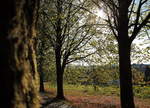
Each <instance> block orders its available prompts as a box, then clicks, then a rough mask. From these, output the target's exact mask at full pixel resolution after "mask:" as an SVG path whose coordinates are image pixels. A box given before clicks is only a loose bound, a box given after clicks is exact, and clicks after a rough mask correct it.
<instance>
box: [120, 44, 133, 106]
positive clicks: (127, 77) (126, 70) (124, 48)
mask: <svg viewBox="0 0 150 108" xmlns="http://www.w3.org/2000/svg"><path fill="white" fill-rule="evenodd" d="M119 67H120V89H121V92H120V94H121V108H134V107H135V106H134V98H133V88H132V72H131V62H130V44H127V43H126V44H125V43H123V42H122V43H120V44H119Z"/></svg>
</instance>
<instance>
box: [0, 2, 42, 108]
mask: <svg viewBox="0 0 150 108" xmlns="http://www.w3.org/2000/svg"><path fill="white" fill-rule="evenodd" d="M38 3H39V2H38V0H32V1H30V0H2V1H1V3H0V15H1V19H0V50H1V53H0V72H1V75H0V100H1V102H0V107H1V108H37V107H39V102H38V94H37V75H38V74H37V66H36V59H35V58H36V56H35V45H36V44H35V38H36V33H35V25H36V19H37V10H38Z"/></svg>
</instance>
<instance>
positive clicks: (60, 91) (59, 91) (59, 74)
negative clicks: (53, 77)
mask: <svg viewBox="0 0 150 108" xmlns="http://www.w3.org/2000/svg"><path fill="white" fill-rule="evenodd" d="M56 53H57V54H55V55H56V74H57V96H56V98H57V99H65V97H64V90H63V73H64V69H63V68H62V66H61V56H60V53H59V51H58V52H56Z"/></svg>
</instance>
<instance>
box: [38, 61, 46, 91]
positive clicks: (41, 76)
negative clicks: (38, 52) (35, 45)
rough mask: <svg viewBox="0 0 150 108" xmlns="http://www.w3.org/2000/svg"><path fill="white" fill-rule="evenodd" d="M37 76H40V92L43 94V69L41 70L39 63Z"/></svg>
mask: <svg viewBox="0 0 150 108" xmlns="http://www.w3.org/2000/svg"><path fill="white" fill-rule="evenodd" d="M39 68H40V69H39V74H40V92H44V91H45V90H44V81H43V76H44V75H43V69H42V65H41V63H40V67H39Z"/></svg>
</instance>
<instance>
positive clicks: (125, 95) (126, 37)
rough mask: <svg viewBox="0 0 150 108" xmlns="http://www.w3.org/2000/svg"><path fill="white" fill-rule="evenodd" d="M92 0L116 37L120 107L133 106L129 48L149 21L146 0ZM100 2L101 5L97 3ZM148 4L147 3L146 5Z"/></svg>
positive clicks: (131, 107) (132, 107) (149, 16)
mask: <svg viewBox="0 0 150 108" xmlns="http://www.w3.org/2000/svg"><path fill="white" fill-rule="evenodd" d="M101 1H102V2H101V3H100V1H99V0H95V1H94V0H93V2H94V3H95V4H96V5H98V6H99V7H101V6H102V5H103V7H104V8H103V9H104V11H105V13H106V15H107V19H106V22H107V23H108V24H109V27H110V29H111V30H112V33H113V34H114V36H115V37H116V40H117V42H118V49H119V71H120V88H121V93H120V94H121V107H122V108H134V107H135V105H134V98H133V89H132V72H131V60H130V50H131V44H132V42H133V40H134V39H135V38H136V37H137V35H138V34H139V32H140V31H141V30H142V29H143V27H144V26H146V25H147V24H148V23H149V19H150V12H149V11H148V10H149V9H148V8H146V5H147V4H148V3H149V1H148V0H139V1H136V0H101ZM146 3H147V4H146ZM99 4H101V5H99ZM147 6H148V5H147Z"/></svg>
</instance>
